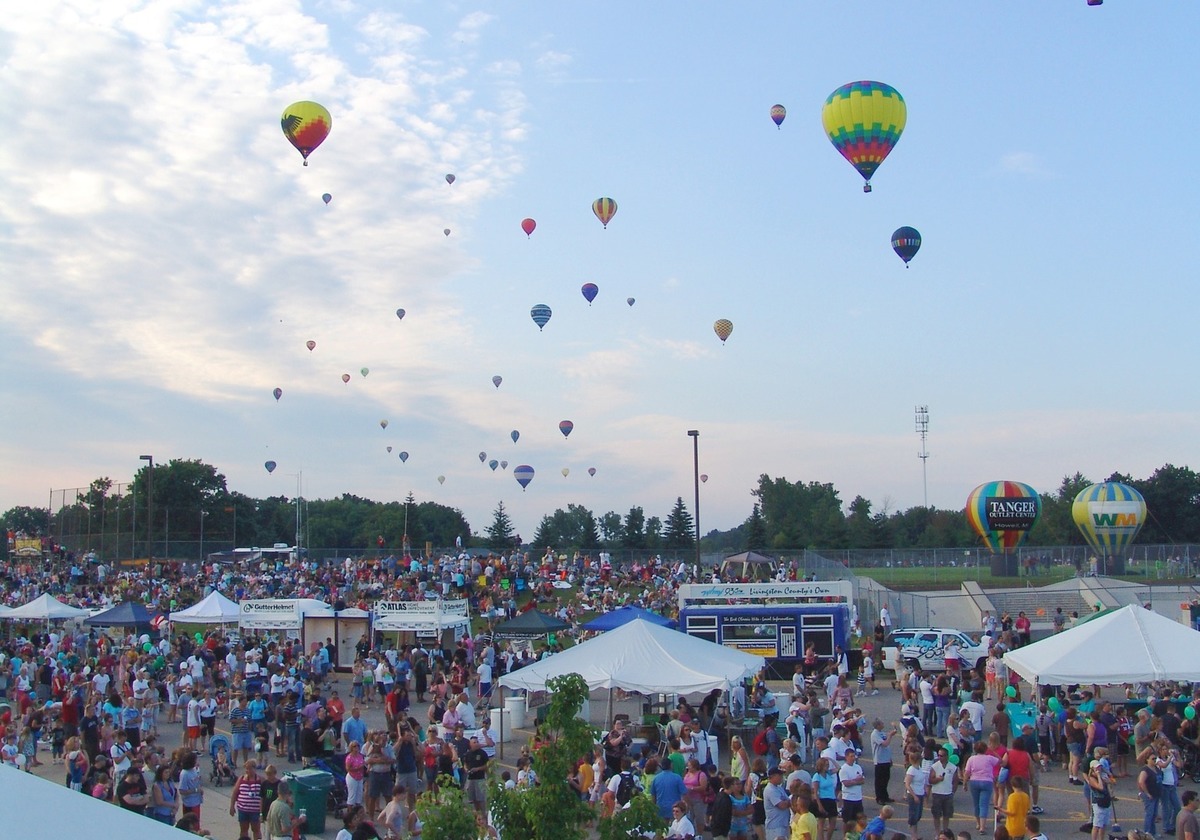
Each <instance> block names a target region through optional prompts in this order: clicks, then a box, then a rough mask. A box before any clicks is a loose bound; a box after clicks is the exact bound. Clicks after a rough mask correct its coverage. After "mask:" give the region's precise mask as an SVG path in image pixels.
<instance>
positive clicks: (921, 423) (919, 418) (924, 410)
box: [916, 405, 929, 508]
mask: <svg viewBox="0 0 1200 840" xmlns="http://www.w3.org/2000/svg"><path fill="white" fill-rule="evenodd" d="M916 423H917V437H919V438H920V439H921V451H920V452H918V453H917V457H918V458H920V459H921V487H922V489H923V492H924V498H925V507H926V508H928V507H929V475H928V472H927V471H926V465H927V462H928V461H929V452H928V450H926V449H925V440H926V438H928V437H929V406H927V405H919V406H917V407H916Z"/></svg>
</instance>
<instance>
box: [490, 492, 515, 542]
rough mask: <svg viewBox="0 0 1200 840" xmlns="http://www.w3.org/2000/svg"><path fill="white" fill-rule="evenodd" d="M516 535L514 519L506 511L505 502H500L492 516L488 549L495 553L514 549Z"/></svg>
mask: <svg viewBox="0 0 1200 840" xmlns="http://www.w3.org/2000/svg"><path fill="white" fill-rule="evenodd" d="M515 534H516V530H515V529H514V528H513V522H512V518H511V517H510V516H509V515H508V511H506V510H505V509H504V502H500V503H499V504H497V505H496V510H495V511H494V513H493V514H492V524H491V525H489V526H488V529H487V544H488V548H490V549H492V550H494V551H505V550H507V549H509V548H512V544H513V536H514V535H515Z"/></svg>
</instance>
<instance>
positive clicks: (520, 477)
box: [513, 464, 533, 490]
mask: <svg viewBox="0 0 1200 840" xmlns="http://www.w3.org/2000/svg"><path fill="white" fill-rule="evenodd" d="M513 478H515V479H516V480H517V484H520V485H521V489H522V490H524V489H525V488H526V487H528V486H529V482H531V481H533V467H531V466H529V465H528V464H521V465H520V466H518V467H513Z"/></svg>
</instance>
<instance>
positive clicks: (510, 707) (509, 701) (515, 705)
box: [504, 697, 525, 729]
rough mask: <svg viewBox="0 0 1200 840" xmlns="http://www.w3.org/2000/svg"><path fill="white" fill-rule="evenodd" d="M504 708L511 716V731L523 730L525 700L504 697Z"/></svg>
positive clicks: (522, 698)
mask: <svg viewBox="0 0 1200 840" xmlns="http://www.w3.org/2000/svg"><path fill="white" fill-rule="evenodd" d="M504 708H505V709H506V710H507V711H508V713H509V714H510V715H512V726H513V729H524V728H525V698H524V697H505V698H504Z"/></svg>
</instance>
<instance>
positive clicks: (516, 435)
mask: <svg viewBox="0 0 1200 840" xmlns="http://www.w3.org/2000/svg"><path fill="white" fill-rule="evenodd" d="M508 436H509V437H510V438H512V441H513V443H516V442H517V438H519V437H520V436H521V433H520V432H518V431H517V430H516V429H513V430H512V431H511V432H509V433H508Z"/></svg>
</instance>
